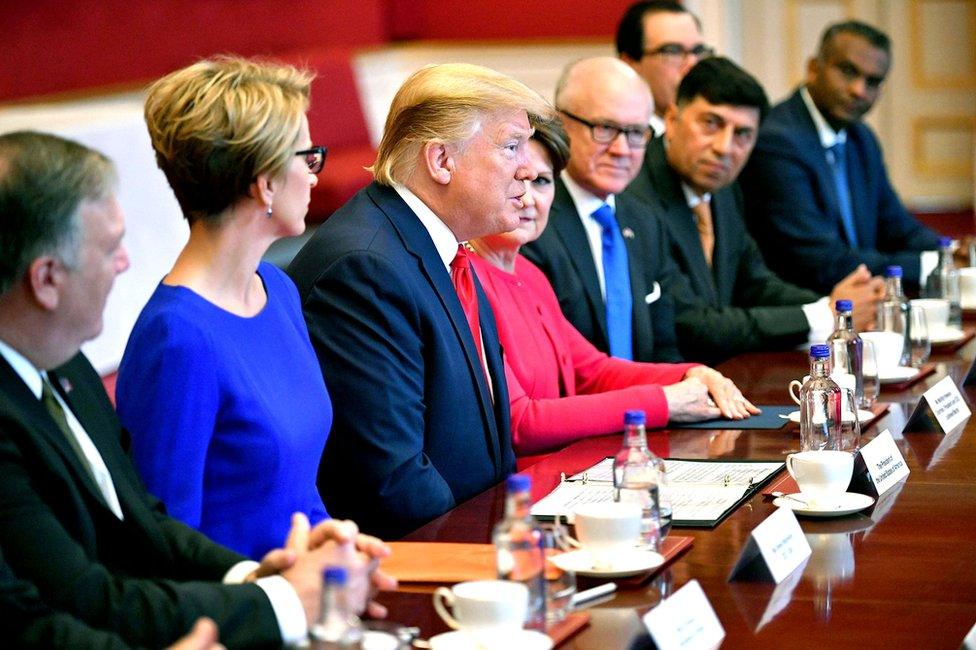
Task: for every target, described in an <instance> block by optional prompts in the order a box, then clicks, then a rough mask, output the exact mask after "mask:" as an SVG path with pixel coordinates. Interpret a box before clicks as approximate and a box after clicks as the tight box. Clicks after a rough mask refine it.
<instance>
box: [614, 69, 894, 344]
mask: <svg viewBox="0 0 976 650" xmlns="http://www.w3.org/2000/svg"><path fill="white" fill-rule="evenodd" d="M767 107H768V104H767V102H766V94H765V92H763V89H762V87H761V86H760V85H759V84H758V83H757V82H756V80H755V79H753V78H752V77H751V76H750V75H749V74H748V73H747V72H745V71H744V70H742V69H741V68H739V67H738V66H736V65H735V64H734V63H732V62H731V61H729V60H728V59H724V58H712V59H706V60H704V61H702V62H701V63H699V64H698V65H696V66H695V67H694V68H692V69H691V71H690V72H689V73H688V74H687V75H686V76H685V78H684V80H682V82H681V85H680V86H679V87H678V101H677V105H676V106H673V107H672V108H671V110H669V111H668V113H667V116H666V119H667V128H666V129H665V134H664V137H663V139H662V138H658V139H656V140H654V141H653V142H651V144H650V146H649V147H648V149H647V153H646V156H645V160H644V171H643V172H642V173H641V174H640V175H639V176H638V177H637V179H635V180H634V182H633V183H631V185H630V186H629V187H628V188H627V192H626V193H625V194H626V195H631V196H634V197H636V198H639V199H641V200H643V201H646V202H648V203H650V204H651V205H654V206H656V207H658V208H659V209H660V210H661V214H662V217H663V220H664V222H665V224H666V225H667V231H668V235H669V239H670V241H671V247H670V256H671V257H672V258H673V259H674V261H675V262H676V263H677V265H678V266H679V267H680V268H681V273H682V274H683V276H684V277H685V280H686V281H687V283H688V286H690V287H691V290H689V291H683V292H677V293H676V295H675V301H676V303H677V310H678V315H677V319H676V320H677V329H678V340H679V344H680V346H681V350H682V352H684V354H685V355H686V356H687V357H688V358H689V359H694V360H697V361H706V362H713V363H714V362H718V361H721V360H723V359H726V358H728V357H730V356H732V355H734V354H737V353H740V352H747V351H750V350H760V349H774V348H788V347H794V346H797V345H799V344H801V343H803V342H805V341H808V340H809V341H811V342H818V341H819V342H822V341H823V340H824V339H825V338H826V337H827V336H828V335H829V334H830V333H831V331H832V330H833V319H832V311H831V310H832V305H833V300H836V299H838V298H848V299H852V300H854V301H855V312H854V313H855V316H856V318H857V319H858V320H857V324H858V326H859V329H860V328H861V327H863V326H864V324H865V323H866V322H868V320H870V319H871V318H873V316H874V309H873V306H874V301H875V300H876V299H877V297H879V295H880V291H881V282H880V280H877V279H871V277H870V274H869V273H868V272H867V271H866V270H865V269H863V268H860V269H858V270H856V271H855V272H854V273H852V274H851V275H850V276H849V277H847V278H845V279H844V280H843V281H842V282H841V283H840V284H838V285H837V287H835V288H834V291H833V293H832V295H831V296H830V299H831V300H830V302H829V303H828V300H827V298H821V297H820V296H819V295H818V294H816V293H815V292H812V291H810V290H808V289H802V288H800V287H798V286H795V285H793V284H790V283H788V282H785V281H783V280H781V279H780V278H779V277H778V276H777V275H776V274H774V273H772V272H771V271H770V270H769V269H768V268H766V265H765V264H764V263H763V260H762V256H761V255H760V253H759V249H758V247H757V246H756V243H755V242H754V241H753V240H752V238H751V237H750V236H749V234H748V233H747V232H746V228H745V224H744V223H743V221H742V195H741V192H740V191H739V188H738V186H737V185H736V184H735V182H734V181H735V177H736V176H737V175H738V173H739V171H740V170H741V169H742V166H743V165H744V164H745V162H746V160H747V159H748V157H749V153H750V151H751V150H752V147H753V144H754V143H755V138H756V132H757V130H758V128H759V123H760V120H761V118H762V116H763V114H764V113H765V111H766V109H767Z"/></svg>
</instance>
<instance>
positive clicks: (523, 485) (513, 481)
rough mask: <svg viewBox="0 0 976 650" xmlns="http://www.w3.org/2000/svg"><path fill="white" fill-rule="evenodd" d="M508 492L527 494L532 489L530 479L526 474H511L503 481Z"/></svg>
mask: <svg viewBox="0 0 976 650" xmlns="http://www.w3.org/2000/svg"><path fill="white" fill-rule="evenodd" d="M505 487H506V488H507V489H508V491H509V492H527V491H529V490H531V489H532V477H531V476H529V475H528V474H512V475H511V476H509V477H508V480H506V481H505Z"/></svg>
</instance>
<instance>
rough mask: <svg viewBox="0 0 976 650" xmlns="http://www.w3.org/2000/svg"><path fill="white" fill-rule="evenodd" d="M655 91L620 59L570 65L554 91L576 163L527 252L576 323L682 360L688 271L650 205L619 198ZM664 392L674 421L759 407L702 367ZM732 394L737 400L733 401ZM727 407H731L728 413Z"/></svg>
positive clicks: (610, 347)
mask: <svg viewBox="0 0 976 650" xmlns="http://www.w3.org/2000/svg"><path fill="white" fill-rule="evenodd" d="M651 106H652V101H651V94H650V92H649V90H648V88H647V84H645V83H644V81H643V80H642V79H641V78H640V77H639V76H638V75H637V73H635V72H634V71H633V70H632V69H631V68H630V67H628V66H627V65H626V64H624V63H623V62H621V61H620V60H619V59H615V58H612V57H597V58H592V59H584V60H582V61H578V62H576V63H573V64H570V65H569V66H567V68H566V69H565V70H564V71H563V74H562V76H561V77H560V79H559V83H558V85H557V89H556V107H557V110H558V111H559V113H560V116H561V117H562V121H563V124H564V126H565V127H566V131H567V133H568V134H569V141H570V156H569V163H568V164H567V166H566V169H565V170H564V171H563V172H562V173H561V174H560V176H559V178H557V179H556V194H555V198H554V200H553V203H552V208H551V210H550V213H549V226H548V228H546V230H545V231H544V232H543V233H542V235H541V236H540V237H539V238H538V239H537V240H536V241H534V242H532V243H531V244H528V245H527V246H525V247H523V248H522V251H523V253H524V254H525V256H526V257H528V258H529V259H530V260H532V261H533V262H534V263H535V264H536V265H537V266H538V267H539V268H540V269H542V271H543V272H544V273H545V274H546V276H547V277H548V278H549V281H550V282H551V283H552V285H553V288H554V289H555V291H556V296H557V297H558V298H559V305H560V307H561V308H562V310H563V313H564V314H565V315H566V317H567V318H568V319H569V321H570V322H571V323H572V324H573V325H574V326H575V327H576V329H578V330H579V331H580V333H581V334H583V336H584V337H586V338H587V339H589V340H590V342H592V343H593V344H594V345H595V346H596V347H597V348H599V349H601V350H603V351H605V352H607V353H609V354H611V355H613V356H615V357H620V358H623V359H632V360H637V361H675V360H679V359H680V356H679V355H678V354H677V350H676V345H675V332H674V314H673V304H672V297H671V293H670V291H671V290H675V289H677V290H680V288H678V287H675V286H674V282H676V281H679V280H680V274H679V273H678V271H677V269H676V267H675V266H674V264H673V263H672V262H671V260H670V258H669V257H668V246H667V239H666V238H665V235H664V231H663V228H662V225H661V222H660V220H659V219H658V218H657V216H656V215H655V214H654V211H653V209H652V208H650V207H648V206H646V205H644V204H643V203H641V202H639V201H636V200H634V199H630V198H628V197H621V196H618V194H619V193H620V192H622V191H623V190H624V188H626V187H627V184H628V183H630V181H631V180H633V178H634V177H635V176H636V175H637V173H638V172H639V171H640V167H641V160H642V159H643V157H644V148H645V146H646V144H647V141H648V139H649V137H650V129H649V128H648V126H647V119H648V117H649V116H650V113H651ZM686 378H687V379H686V381H683V382H680V383H678V384H675V385H673V386H666V387H665V388H664V392H665V397H666V398H667V400H668V410H669V414H670V418H671V420H674V421H678V420H682V419H683V420H686V421H687V420H693V419H705V418H707V417H718V416H719V415H720V413H719V410H718V409H716V408H715V406H714V404H712V403H711V402H710V401H709V400H708V393H709V392H710V391H711V393H712V395H713V397H715V398H716V399H715V402H718V403H721V404H723V409H724V410H725V411H726V412H725V413H724V415H726V416H727V417H744V416H746V415H747V414H748V413H749V412H750V411H751V405H748V403H747V402H745V401H744V400H743V401H739V398H740V397H741V394H739V392H738V390H737V389H735V387H734V386H732V385H731V382H729V381H728V380H727V379H725V378H724V377H722V376H721V375H720V374H719V373H717V372H715V371H714V370H711V369H708V368H705V367H699V368H695V369H692V370H690V371H689V372H688V374H687V375H686ZM726 393H728V394H729V395H731V396H732V397H734V398H735V399H732V400H731V401H728V400H726ZM726 403H728V407H726V406H724V405H725V404H726Z"/></svg>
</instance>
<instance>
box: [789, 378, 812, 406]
mask: <svg viewBox="0 0 976 650" xmlns="http://www.w3.org/2000/svg"><path fill="white" fill-rule="evenodd" d="M808 381H810V375H804V376H803V379H794V380H793V381H791V382H790V387H789V392H790V397H792V398H793V401H794V402H796V403H797V404H799V403H800V389H801V388H803V384H805V383H807V382H808ZM793 389H796V392H795V393H794V392H793Z"/></svg>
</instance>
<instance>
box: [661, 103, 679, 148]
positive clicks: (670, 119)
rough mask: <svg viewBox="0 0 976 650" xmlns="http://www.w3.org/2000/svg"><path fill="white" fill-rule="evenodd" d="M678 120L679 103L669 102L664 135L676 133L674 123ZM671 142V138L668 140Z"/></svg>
mask: <svg viewBox="0 0 976 650" xmlns="http://www.w3.org/2000/svg"><path fill="white" fill-rule="evenodd" d="M677 121H678V105H677V104H675V103H674V102H671V103H670V104H668V108H667V109H666V110H665V111H664V136H665V137H667V136H668V134H669V133H674V130H673V127H674V123H675V122H677ZM668 142H670V140H668Z"/></svg>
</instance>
